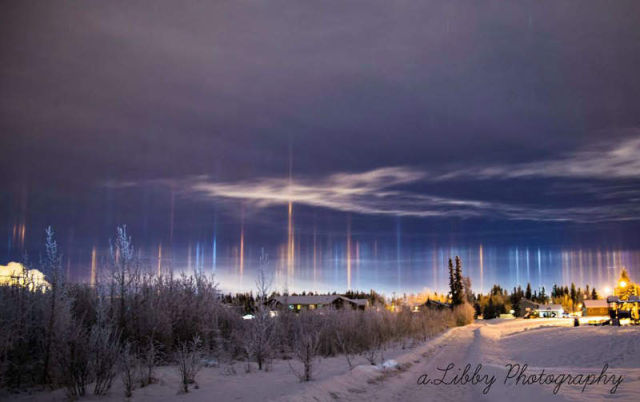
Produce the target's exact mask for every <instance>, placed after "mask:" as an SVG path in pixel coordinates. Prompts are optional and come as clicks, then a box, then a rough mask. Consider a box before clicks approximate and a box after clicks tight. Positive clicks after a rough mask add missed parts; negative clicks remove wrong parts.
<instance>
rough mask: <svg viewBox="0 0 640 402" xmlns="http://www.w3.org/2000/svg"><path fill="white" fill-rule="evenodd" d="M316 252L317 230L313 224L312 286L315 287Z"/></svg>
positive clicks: (316, 278) (316, 279)
mask: <svg viewBox="0 0 640 402" xmlns="http://www.w3.org/2000/svg"><path fill="white" fill-rule="evenodd" d="M317 250H318V243H317V228H316V224H315V223H314V224H313V286H314V287H317V284H318V283H317V281H318V277H317V273H316V268H317V264H318V260H317Z"/></svg>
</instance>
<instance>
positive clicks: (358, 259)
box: [356, 241, 360, 288]
mask: <svg viewBox="0 0 640 402" xmlns="http://www.w3.org/2000/svg"><path fill="white" fill-rule="evenodd" d="M356 288H360V242H359V241H356Z"/></svg>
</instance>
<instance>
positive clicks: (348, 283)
mask: <svg viewBox="0 0 640 402" xmlns="http://www.w3.org/2000/svg"><path fill="white" fill-rule="evenodd" d="M346 254H347V256H346V257H347V290H351V215H349V217H348V218H347V251H346Z"/></svg>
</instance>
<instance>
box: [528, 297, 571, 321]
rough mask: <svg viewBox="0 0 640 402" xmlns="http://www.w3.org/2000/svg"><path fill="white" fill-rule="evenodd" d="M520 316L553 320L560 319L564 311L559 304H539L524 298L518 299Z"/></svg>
mask: <svg viewBox="0 0 640 402" xmlns="http://www.w3.org/2000/svg"><path fill="white" fill-rule="evenodd" d="M519 307H520V310H519V312H520V315H521V316H522V317H524V318H535V317H541V318H555V317H562V314H563V313H564V309H563V308H562V305H561V304H540V303H536V302H534V301H531V300H529V299H525V298H524V297H523V298H522V299H520V304H519Z"/></svg>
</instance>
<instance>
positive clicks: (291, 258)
mask: <svg viewBox="0 0 640 402" xmlns="http://www.w3.org/2000/svg"><path fill="white" fill-rule="evenodd" d="M288 173H289V183H288V189H287V191H288V193H289V205H288V214H287V285H288V286H291V287H292V288H293V286H294V284H293V278H294V269H295V268H294V264H295V252H296V246H295V234H294V232H293V230H294V227H293V201H292V200H291V186H292V181H293V141H292V139H291V136H289V172H288Z"/></svg>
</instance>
